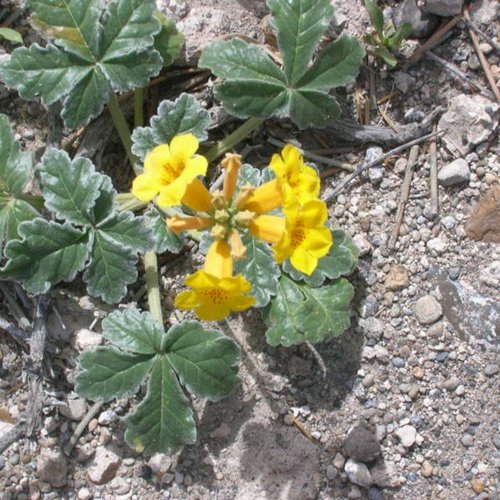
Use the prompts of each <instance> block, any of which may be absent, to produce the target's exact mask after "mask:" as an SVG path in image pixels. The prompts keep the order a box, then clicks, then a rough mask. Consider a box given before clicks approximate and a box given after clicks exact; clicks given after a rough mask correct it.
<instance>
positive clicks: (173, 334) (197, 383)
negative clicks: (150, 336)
mask: <svg viewBox="0 0 500 500" xmlns="http://www.w3.org/2000/svg"><path fill="white" fill-rule="evenodd" d="M164 346H165V351H166V353H167V354H166V357H167V359H168V361H169V363H170V364H171V365H172V367H173V368H174V370H175V372H176V373H177V376H178V377H179V379H180V381H181V383H182V385H184V386H185V387H186V388H187V389H188V390H189V391H190V392H192V393H194V394H197V395H198V396H202V397H206V398H208V399H210V400H211V401H216V400H218V399H220V398H222V397H224V396H227V394H228V393H229V392H230V391H231V390H232V389H233V387H234V385H235V383H236V373H237V366H236V362H237V361H238V354H239V349H238V346H237V345H236V344H235V342H234V341H233V340H231V339H230V338H228V337H225V336H224V335H221V334H220V333H218V332H215V331H212V330H204V329H203V326H202V325H201V324H200V323H198V322H197V321H184V322H183V323H179V324H177V325H174V326H173V327H172V328H170V330H169V331H168V332H167V335H166V338H165V339H164Z"/></svg>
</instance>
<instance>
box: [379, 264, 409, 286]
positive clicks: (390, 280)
mask: <svg viewBox="0 0 500 500" xmlns="http://www.w3.org/2000/svg"><path fill="white" fill-rule="evenodd" d="M409 283H410V278H409V276H408V271H407V270H406V268H405V267H404V266H401V265H395V266H392V267H391V269H390V270H389V273H388V274H387V278H386V280H385V286H386V288H387V289H388V290H392V291H396V290H402V289H403V288H406V287H407V286H408V285H409Z"/></svg>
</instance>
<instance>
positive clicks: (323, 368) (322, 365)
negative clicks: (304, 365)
mask: <svg viewBox="0 0 500 500" xmlns="http://www.w3.org/2000/svg"><path fill="white" fill-rule="evenodd" d="M306 346H307V347H308V348H309V350H310V351H311V352H312V353H313V356H314V357H315V358H316V361H317V363H318V365H319V367H320V369H321V376H322V377H323V378H326V375H327V373H328V369H327V367H326V364H325V362H324V361H323V358H322V357H321V354H320V353H319V352H318V350H317V349H316V347H314V346H313V345H312V344H311V342H308V341H307V340H306Z"/></svg>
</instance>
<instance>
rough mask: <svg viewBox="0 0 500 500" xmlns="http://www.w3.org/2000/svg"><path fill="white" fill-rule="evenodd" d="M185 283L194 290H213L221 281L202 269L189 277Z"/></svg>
mask: <svg viewBox="0 0 500 500" xmlns="http://www.w3.org/2000/svg"><path fill="white" fill-rule="evenodd" d="M184 282H185V283H186V285H187V286H189V287H190V288H193V289H200V288H213V287H216V286H217V285H218V283H219V279H218V278H216V277H215V276H212V275H211V274H207V273H206V272H205V271H203V270H201V269H200V270H199V271H196V272H195V273H194V274H191V275H189V276H188V277H187V278H186V279H185V280H184Z"/></svg>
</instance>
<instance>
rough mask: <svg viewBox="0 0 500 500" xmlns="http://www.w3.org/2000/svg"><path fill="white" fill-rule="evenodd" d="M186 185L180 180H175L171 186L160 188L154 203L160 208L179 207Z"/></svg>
mask: <svg viewBox="0 0 500 500" xmlns="http://www.w3.org/2000/svg"><path fill="white" fill-rule="evenodd" d="M186 189H187V184H186V182H185V181H184V179H182V178H178V179H175V181H173V182H172V183H171V184H168V185H166V186H164V187H162V189H161V191H160V194H159V196H158V199H157V200H156V202H157V203H158V205H159V206H160V207H174V206H176V205H180V204H181V202H182V198H183V197H184V195H185V194H186Z"/></svg>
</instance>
